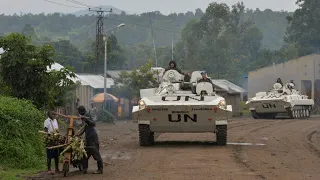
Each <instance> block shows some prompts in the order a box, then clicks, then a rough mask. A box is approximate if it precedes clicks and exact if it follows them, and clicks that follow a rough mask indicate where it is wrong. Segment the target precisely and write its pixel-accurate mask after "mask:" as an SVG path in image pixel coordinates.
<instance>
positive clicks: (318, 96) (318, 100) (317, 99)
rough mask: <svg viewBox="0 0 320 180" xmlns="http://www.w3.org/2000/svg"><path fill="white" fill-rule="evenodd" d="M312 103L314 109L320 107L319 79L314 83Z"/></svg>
mask: <svg viewBox="0 0 320 180" xmlns="http://www.w3.org/2000/svg"><path fill="white" fill-rule="evenodd" d="M314 103H315V105H316V107H319V105H320V79H316V80H315V82H314Z"/></svg>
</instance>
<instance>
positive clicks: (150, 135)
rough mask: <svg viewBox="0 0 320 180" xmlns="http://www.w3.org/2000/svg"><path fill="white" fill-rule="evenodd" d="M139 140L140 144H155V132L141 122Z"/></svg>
mask: <svg viewBox="0 0 320 180" xmlns="http://www.w3.org/2000/svg"><path fill="white" fill-rule="evenodd" d="M139 142H140V146H151V145H154V132H151V131H150V126H149V125H147V124H139Z"/></svg>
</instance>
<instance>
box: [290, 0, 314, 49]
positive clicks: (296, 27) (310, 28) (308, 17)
mask: <svg viewBox="0 0 320 180" xmlns="http://www.w3.org/2000/svg"><path fill="white" fill-rule="evenodd" d="M296 4H298V5H299V8H298V9H297V10H295V12H294V14H293V16H288V17H287V20H288V22H289V24H290V26H289V27H288V29H287V36H286V39H285V40H286V42H287V43H297V45H298V46H299V49H300V51H299V52H300V55H306V54H310V53H313V52H319V51H320V1H319V0H297V2H296Z"/></svg>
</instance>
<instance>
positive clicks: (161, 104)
mask: <svg viewBox="0 0 320 180" xmlns="http://www.w3.org/2000/svg"><path fill="white" fill-rule="evenodd" d="M189 78H190V77H189ZM200 78H201V75H200V72H199V71H195V72H193V73H192V75H191V80H190V81H185V80H184V79H185V78H184V76H183V75H181V74H180V73H179V72H178V71H176V70H169V71H166V72H165V73H164V75H163V78H162V82H161V84H160V86H159V87H158V88H153V89H141V90H140V96H141V100H140V101H139V104H138V106H134V107H133V110H132V113H133V115H132V116H133V121H134V122H135V123H138V126H139V141H140V146H150V145H153V144H154V133H202V132H213V133H215V134H216V140H217V144H218V145H222V146H225V145H226V143H227V124H228V118H230V117H231V116H232V106H231V105H227V104H226V101H225V99H224V98H223V97H221V96H218V95H217V94H215V92H214V91H213V86H212V84H211V83H209V82H200V83H197V81H198V80H199V79H200Z"/></svg>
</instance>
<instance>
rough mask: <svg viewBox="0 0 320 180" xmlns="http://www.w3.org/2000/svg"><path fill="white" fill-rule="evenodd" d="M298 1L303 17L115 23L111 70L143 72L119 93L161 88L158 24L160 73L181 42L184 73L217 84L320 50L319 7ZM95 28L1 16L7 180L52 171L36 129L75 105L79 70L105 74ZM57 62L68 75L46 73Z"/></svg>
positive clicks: (243, 13) (111, 21)
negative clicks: (56, 110) (202, 74)
mask: <svg viewBox="0 0 320 180" xmlns="http://www.w3.org/2000/svg"><path fill="white" fill-rule="evenodd" d="M297 2H298V4H299V6H300V8H299V9H297V10H296V11H295V12H294V13H288V12H273V11H271V10H265V11H260V10H258V9H257V10H255V11H253V10H250V9H245V6H244V4H242V3H237V4H235V5H234V6H232V7H228V6H227V5H226V4H223V3H221V4H219V3H211V4H210V5H209V6H208V8H207V9H206V11H205V12H202V11H201V10H200V9H197V10H196V13H195V14H194V13H192V12H187V13H185V14H183V13H180V14H170V15H168V16H164V15H162V14H160V13H159V12H151V13H143V14H141V15H126V14H125V13H121V14H120V15H116V14H111V15H108V17H107V19H106V22H105V23H104V24H106V25H108V27H115V26H117V25H118V24H120V23H122V22H124V23H126V27H125V28H121V29H119V30H117V37H118V38H116V36H115V35H113V34H112V33H111V34H110V36H109V38H108V42H107V46H108V57H109V59H108V68H109V69H125V68H130V69H134V70H133V71H132V72H131V73H128V72H125V71H123V72H121V74H120V78H119V79H116V80H115V87H114V89H113V92H112V93H113V94H116V95H118V96H120V97H124V98H128V99H133V98H136V97H139V91H140V89H144V88H152V87H155V86H157V84H158V82H157V81H156V79H155V76H154V75H155V72H152V71H151V67H152V66H154V65H155V63H154V61H152V60H150V59H154V52H153V47H152V35H151V32H150V28H149V25H150V24H149V23H150V18H151V22H152V25H153V27H154V29H155V31H156V33H155V40H156V45H157V62H158V65H159V66H163V67H166V66H167V65H168V61H169V60H171V38H172V35H173V37H174V41H175V48H174V52H175V53H174V60H175V61H176V62H177V63H178V65H179V67H181V68H183V69H184V71H188V70H190V71H191V70H195V69H206V70H207V71H208V73H209V74H210V75H211V77H212V78H225V79H228V80H230V81H233V82H237V80H238V79H239V77H241V76H242V75H244V74H246V73H247V72H248V71H251V70H254V69H257V68H261V67H264V66H267V65H270V64H271V63H273V62H275V63H280V62H284V61H286V60H288V59H291V58H295V57H298V56H301V55H306V54H310V53H314V52H319V49H320V43H319V41H320V33H319V32H320V25H319V24H320V18H319V17H320V14H319V12H320V9H319V7H320V2H319V1H318V0H308V1H307V0H298V1H297ZM95 20H96V19H95V17H94V16H88V15H85V16H82V17H76V16H74V15H60V14H58V13H55V14H49V15H47V16H46V15H44V14H38V15H31V14H28V15H22V16H17V15H14V16H5V15H0V34H4V35H5V36H0V48H3V49H4V51H5V52H4V53H3V54H2V55H1V59H0V85H1V88H0V127H1V128H0V159H1V161H0V177H1V178H3V177H4V178H5V179H15V178H16V174H20V173H29V172H31V171H34V170H35V169H39V168H43V165H44V164H45V163H44V161H45V158H44V146H43V144H42V142H41V138H40V136H39V134H38V132H37V131H38V130H40V129H42V128H43V127H42V126H43V124H42V123H43V121H44V118H45V117H44V116H43V114H42V112H41V111H40V110H39V109H48V108H53V107H57V106H62V105H64V104H65V103H67V102H70V100H72V99H73V97H74V88H76V86H77V84H74V83H73V82H72V81H71V80H70V79H69V78H68V77H74V70H73V68H74V69H75V70H76V71H77V72H89V73H101V72H103V59H95V58H94V55H95V53H94V52H95V48H96V45H95V43H94V37H95V30H94V28H95V26H93V25H94V23H93V22H94V21H95ZM287 20H288V23H287ZM11 22H15V23H14V24H12V23H11ZM91 25H92V26H91ZM12 32H21V34H18V33H12ZM119 42H121V43H119ZM102 50H104V49H101V51H102ZM148 60H149V61H148ZM55 61H56V62H59V63H61V64H62V65H64V66H65V68H63V69H61V70H52V71H47V67H50V66H51V65H52V64H53V63H54V62H55ZM147 61H148V62H147ZM146 62H147V63H146ZM68 65H69V66H72V67H69V66H68ZM137 67H139V68H137ZM240 106H241V110H242V113H243V114H244V115H249V114H250V113H249V110H248V108H247V106H246V105H245V103H244V102H241V104H240ZM106 116H107V117H108V118H105V117H106ZM98 119H100V120H102V119H107V121H108V122H112V121H113V119H114V118H113V117H112V115H111V114H110V113H108V112H100V114H99V115H98ZM1 167H2V168H1ZM4 167H6V168H4Z"/></svg>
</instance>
